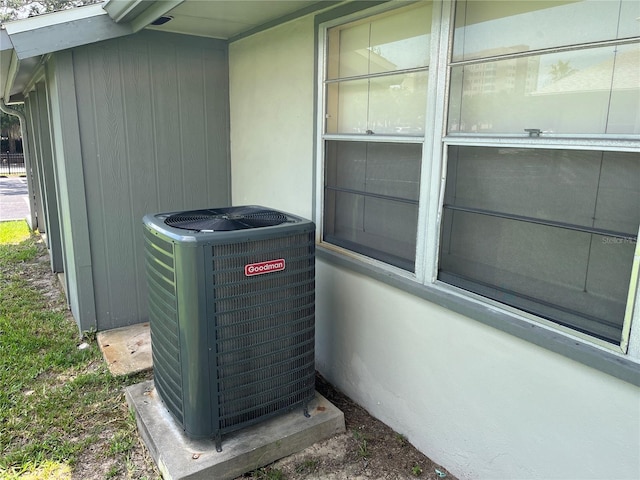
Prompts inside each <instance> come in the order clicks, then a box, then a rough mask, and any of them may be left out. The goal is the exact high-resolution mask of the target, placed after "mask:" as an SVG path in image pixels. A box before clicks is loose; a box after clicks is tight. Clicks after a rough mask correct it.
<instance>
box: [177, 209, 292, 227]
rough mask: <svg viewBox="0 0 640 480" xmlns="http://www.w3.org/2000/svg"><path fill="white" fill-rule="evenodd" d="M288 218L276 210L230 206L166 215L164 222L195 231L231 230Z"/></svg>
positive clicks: (273, 223) (263, 225) (261, 225)
mask: <svg viewBox="0 0 640 480" xmlns="http://www.w3.org/2000/svg"><path fill="white" fill-rule="evenodd" d="M287 220H288V218H287V216H286V215H285V214H284V213H282V212H278V211H276V210H267V209H263V208H256V207H237V208H234V207H231V208H217V209H210V210H192V211H189V212H180V213H176V214H173V215H170V216H169V217H167V218H166V219H165V221H164V223H165V224H166V225H168V226H170V227H174V228H181V229H183V230H196V231H199V232H201V231H226V232H228V231H233V230H245V229H248V228H260V227H271V226H274V225H280V224H281V223H285V222H286V221H287Z"/></svg>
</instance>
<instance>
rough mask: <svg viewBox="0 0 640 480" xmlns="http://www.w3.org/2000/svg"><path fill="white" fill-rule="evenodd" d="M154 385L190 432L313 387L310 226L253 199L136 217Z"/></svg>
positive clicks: (246, 415)
mask: <svg viewBox="0 0 640 480" xmlns="http://www.w3.org/2000/svg"><path fill="white" fill-rule="evenodd" d="M143 221H144V227H145V228H144V234H145V262H146V275H147V285H148V290H149V297H148V298H149V320H150V325H151V346H152V352H153V368H154V381H155V387H156V391H157V392H158V394H159V395H160V398H161V399H162V400H163V402H164V404H165V406H166V408H167V409H168V410H169V412H171V414H172V415H173V417H174V418H175V419H176V421H177V422H178V423H179V424H180V425H181V426H182V428H183V429H184V431H185V433H186V434H187V436H189V437H191V438H215V440H216V446H217V448H218V450H220V447H221V436H222V435H224V434H225V433H228V432H231V431H233V430H237V429H239V428H242V427H244V426H247V425H250V424H253V423H257V422H259V421H262V420H264V419H266V418H268V417H271V416H274V415H277V414H279V413H283V412H286V411H289V410H292V409H294V408H296V407H300V408H301V412H302V411H303V409H304V413H305V414H307V412H306V406H307V404H308V402H309V401H311V399H313V397H314V395H315V368H314V336H315V335H314V334H315V225H314V224H313V222H311V221H309V220H305V219H303V218H300V217H296V216H294V215H291V214H288V213H283V212H279V211H276V210H271V209H267V208H264V207H259V206H243V207H226V208H214V209H209V210H195V211H187V212H178V213H164V214H155V215H146V216H145V217H144V220H143Z"/></svg>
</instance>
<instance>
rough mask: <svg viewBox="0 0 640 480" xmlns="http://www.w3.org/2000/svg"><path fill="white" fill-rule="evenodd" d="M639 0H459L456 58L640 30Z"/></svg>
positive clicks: (573, 42)
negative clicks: (512, 0)
mask: <svg viewBox="0 0 640 480" xmlns="http://www.w3.org/2000/svg"><path fill="white" fill-rule="evenodd" d="M638 17H640V2H638V1H637V0H608V1H603V0H582V1H575V0H571V1H568V0H564V1H533V2H524V1H522V2H505V1H499V0H498V1H483V0H473V1H459V2H458V3H457V4H456V19H455V24H456V30H455V37H454V53H453V61H462V60H471V59H477V58H487V57H493V56H497V55H504V54H509V53H517V52H528V51H532V50H538V49H544V48H552V47H557V46H563V45H576V44H581V43H588V42H597V41H603V40H611V39H617V38H628V37H633V36H638V35H640V23H638V21H637V20H636V19H637V18H638Z"/></svg>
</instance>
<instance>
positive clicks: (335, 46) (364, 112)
mask: <svg viewBox="0 0 640 480" xmlns="http://www.w3.org/2000/svg"><path fill="white" fill-rule="evenodd" d="M430 11H431V9H430V5H429V4H419V5H417V6H416V5H412V6H409V7H405V8H401V9H398V10H393V11H391V12H386V13H382V14H378V15H375V16H372V17H368V18H365V19H363V20H358V21H354V22H350V23H346V24H342V25H338V26H335V27H332V28H329V29H328V30H327V33H326V35H327V57H326V73H325V79H324V88H325V99H326V105H325V108H326V114H325V129H324V136H323V141H324V158H325V163H324V185H323V191H324V202H323V204H324V212H323V239H324V240H325V241H326V242H329V243H331V244H333V245H338V246H341V247H344V248H346V249H349V250H352V251H354V252H358V253H361V254H364V255H367V256H370V257H372V258H375V259H378V260H382V261H384V262H386V263H389V264H391V265H395V266H398V267H401V268H404V269H406V270H410V271H413V269H414V262H415V252H416V237H417V219H418V196H419V190H420V167H421V164H422V143H423V138H424V137H423V135H424V127H425V119H424V116H425V101H426V95H427V75H428V66H429V64H428V63H429V53H430V47H429V30H430V26H431V18H430Z"/></svg>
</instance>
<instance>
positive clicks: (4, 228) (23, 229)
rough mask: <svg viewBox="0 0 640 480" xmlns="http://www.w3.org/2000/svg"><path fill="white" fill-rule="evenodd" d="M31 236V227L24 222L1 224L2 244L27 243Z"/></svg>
mask: <svg viewBox="0 0 640 480" xmlns="http://www.w3.org/2000/svg"><path fill="white" fill-rule="evenodd" d="M30 236H31V230H29V225H27V222H25V221H24V220H16V221H9V222H2V223H1V224H0V244H9V243H11V244H14V243H20V242H23V241H25V240H26V239H28V238H29V237H30Z"/></svg>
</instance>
